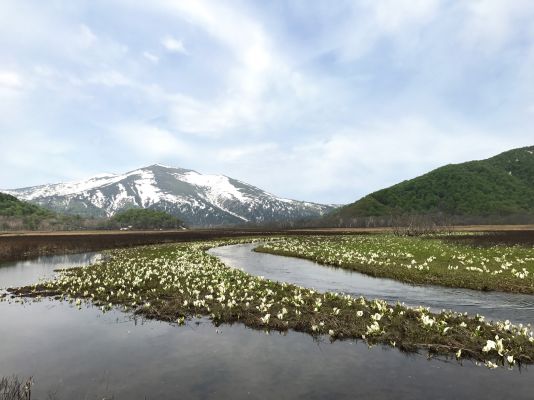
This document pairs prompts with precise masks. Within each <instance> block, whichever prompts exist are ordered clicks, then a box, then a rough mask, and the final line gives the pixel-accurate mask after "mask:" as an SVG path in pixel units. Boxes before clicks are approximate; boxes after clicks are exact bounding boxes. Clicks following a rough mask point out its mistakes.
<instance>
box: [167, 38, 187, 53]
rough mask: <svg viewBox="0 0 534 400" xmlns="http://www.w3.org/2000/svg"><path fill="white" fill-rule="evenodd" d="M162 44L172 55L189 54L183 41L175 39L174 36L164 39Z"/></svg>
mask: <svg viewBox="0 0 534 400" xmlns="http://www.w3.org/2000/svg"><path fill="white" fill-rule="evenodd" d="M161 44H162V45H163V47H165V48H166V49H167V50H168V51H170V52H172V53H181V54H187V50H186V49H185V46H184V43H183V42H182V41H181V40H178V39H175V38H173V37H172V36H166V37H165V38H163V39H162V40H161Z"/></svg>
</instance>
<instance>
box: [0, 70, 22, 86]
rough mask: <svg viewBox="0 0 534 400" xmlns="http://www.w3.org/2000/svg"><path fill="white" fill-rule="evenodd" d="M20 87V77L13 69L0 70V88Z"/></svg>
mask: <svg viewBox="0 0 534 400" xmlns="http://www.w3.org/2000/svg"><path fill="white" fill-rule="evenodd" d="M2 87H3V88H7V89H20V88H22V77H21V76H20V75H19V74H18V73H16V72H14V71H3V70H0V88H2Z"/></svg>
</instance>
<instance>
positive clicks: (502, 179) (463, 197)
mask: <svg viewBox="0 0 534 400" xmlns="http://www.w3.org/2000/svg"><path fill="white" fill-rule="evenodd" d="M407 214H410V215H449V216H457V217H485V218H488V217H496V219H499V218H500V220H502V218H503V217H504V218H505V217H507V216H515V217H516V218H517V217H519V216H525V217H528V216H534V146H532V147H524V148H520V149H515V150H510V151H507V152H505V153H501V154H499V155H497V156H495V157H492V158H489V159H486V160H480V161H470V162H465V163H462V164H450V165H446V166H443V167H441V168H438V169H435V170H433V171H431V172H429V173H427V174H425V175H422V176H419V177H417V178H414V179H411V180H408V181H404V182H401V183H399V184H397V185H394V186H391V187H389V188H386V189H382V190H379V191H377V192H374V193H371V194H369V195H367V196H365V197H363V198H362V199H360V200H358V201H356V202H355V203H352V204H349V205H346V206H344V207H341V208H339V209H337V210H335V211H334V212H333V213H332V214H331V215H330V216H329V217H328V218H329V219H333V220H337V221H338V222H340V221H346V220H349V219H354V218H360V217H371V216H376V217H383V216H402V215H407ZM471 219H472V218H471Z"/></svg>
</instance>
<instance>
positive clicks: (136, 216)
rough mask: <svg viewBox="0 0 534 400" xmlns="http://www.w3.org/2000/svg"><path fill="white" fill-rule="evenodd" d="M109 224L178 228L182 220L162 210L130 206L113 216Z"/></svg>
mask: <svg viewBox="0 0 534 400" xmlns="http://www.w3.org/2000/svg"><path fill="white" fill-rule="evenodd" d="M110 225H111V226H113V227H116V228H129V229H178V228H181V227H182V226H183V222H182V221H181V220H179V219H178V218H176V217H174V216H172V215H170V214H167V213H166V212H163V211H157V210H151V209H143V208H131V209H129V210H126V211H122V212H120V213H118V214H117V215H115V216H113V217H112V218H111V220H110Z"/></svg>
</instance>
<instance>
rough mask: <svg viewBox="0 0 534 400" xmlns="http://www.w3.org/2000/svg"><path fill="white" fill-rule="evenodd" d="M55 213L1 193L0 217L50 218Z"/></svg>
mask: <svg viewBox="0 0 534 400" xmlns="http://www.w3.org/2000/svg"><path fill="white" fill-rule="evenodd" d="M52 215H53V213H51V212H50V211H48V210H45V209H44V208H41V207H39V206H36V205H34V204H30V203H27V202H25V201H20V200H19V199H17V198H16V197H14V196H11V195H9V194H6V193H0V216H3V217H32V216H37V217H50V216H52Z"/></svg>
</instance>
